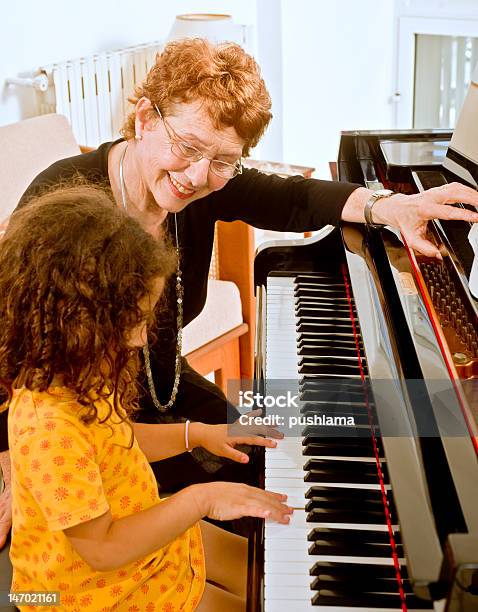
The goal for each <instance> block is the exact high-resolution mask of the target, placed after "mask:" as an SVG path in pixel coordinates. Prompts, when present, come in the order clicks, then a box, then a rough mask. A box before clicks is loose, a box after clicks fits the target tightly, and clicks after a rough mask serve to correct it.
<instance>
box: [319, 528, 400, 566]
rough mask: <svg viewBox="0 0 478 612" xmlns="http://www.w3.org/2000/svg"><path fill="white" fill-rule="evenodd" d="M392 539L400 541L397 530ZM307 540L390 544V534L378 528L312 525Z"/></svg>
mask: <svg viewBox="0 0 478 612" xmlns="http://www.w3.org/2000/svg"><path fill="white" fill-rule="evenodd" d="M393 539H394V540H395V544H401V543H402V540H401V536H400V533H399V532H394V534H393ZM307 540H308V541H309V542H316V541H336V540H340V541H344V542H351V543H352V542H353V543H358V544H387V545H389V546H390V535H389V533H388V531H379V530H378V529H349V528H337V529H332V528H330V527H314V529H312V531H311V532H310V533H309V534H308V535H307ZM374 567H375V566H374Z"/></svg>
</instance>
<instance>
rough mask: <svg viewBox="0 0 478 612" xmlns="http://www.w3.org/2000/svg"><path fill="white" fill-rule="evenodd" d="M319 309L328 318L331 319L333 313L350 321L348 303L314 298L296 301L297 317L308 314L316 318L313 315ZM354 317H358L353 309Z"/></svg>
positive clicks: (295, 310)
mask: <svg viewBox="0 0 478 612" xmlns="http://www.w3.org/2000/svg"><path fill="white" fill-rule="evenodd" d="M302 309H307V310H310V312H309V313H303V312H301V311H302ZM317 309H319V310H321V311H323V312H324V316H326V317H327V316H328V317H330V316H331V314H332V313H333V315H335V316H336V315H340V316H341V317H345V318H347V319H348V320H350V305H349V304H347V302H340V303H337V302H334V301H333V300H324V299H320V300H319V299H317V298H313V297H308V298H300V299H298V300H296V302H295V305H294V314H295V315H296V317H301V316H307V315H308V314H309V315H310V316H314V314H313V313H314V311H316V310H317ZM352 315H353V316H354V318H355V317H356V316H357V313H356V312H355V309H354V308H352Z"/></svg>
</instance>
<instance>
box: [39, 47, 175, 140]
mask: <svg viewBox="0 0 478 612" xmlns="http://www.w3.org/2000/svg"><path fill="white" fill-rule="evenodd" d="M162 47H163V44H162V43H161V42H153V43H149V44H146V45H138V46H135V47H128V48H125V49H119V50H117V51H108V52H105V53H99V54H97V55H92V56H90V57H82V58H79V59H76V60H69V61H66V62H61V63H56V64H51V65H50V66H43V67H42V68H41V71H42V72H43V73H45V74H46V75H47V77H48V88H47V90H46V91H45V92H39V93H38V99H39V103H40V114H46V113H60V114H62V115H65V116H66V117H67V118H68V119H69V121H70V123H71V126H72V129H73V132H74V134H75V137H76V140H77V142H78V143H79V144H81V145H85V146H89V147H97V146H98V145H99V144H100V143H102V142H105V141H107V140H114V139H116V138H118V137H119V135H120V134H119V130H120V128H121V126H122V125H123V121H124V119H125V117H126V116H127V114H128V113H129V112H131V110H132V109H133V107H132V105H131V104H129V103H128V97H129V96H131V94H132V93H133V89H134V86H135V85H136V84H137V83H140V82H141V81H142V80H143V79H144V77H145V76H146V73H147V72H148V70H149V68H150V67H151V66H152V65H153V63H154V61H155V58H156V54H157V53H158V52H159V51H161V50H162Z"/></svg>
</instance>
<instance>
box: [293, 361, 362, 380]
mask: <svg viewBox="0 0 478 612" xmlns="http://www.w3.org/2000/svg"><path fill="white" fill-rule="evenodd" d="M298 371H299V374H302V375H304V376H307V375H310V374H322V375H324V374H326V375H332V376H360V368H359V367H358V366H357V364H355V363H352V364H347V363H337V362H336V363H327V362H325V361H317V362H315V363H314V362H313V361H306V362H304V363H302V365H300V366H299V367H298Z"/></svg>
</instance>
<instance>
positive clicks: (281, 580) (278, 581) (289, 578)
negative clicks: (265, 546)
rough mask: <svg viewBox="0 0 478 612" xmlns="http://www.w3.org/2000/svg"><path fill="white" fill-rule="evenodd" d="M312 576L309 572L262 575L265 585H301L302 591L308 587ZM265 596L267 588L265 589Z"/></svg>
mask: <svg viewBox="0 0 478 612" xmlns="http://www.w3.org/2000/svg"><path fill="white" fill-rule="evenodd" d="M313 579H314V576H310V575H309V573H308V572H307V574H302V575H297V574H290V575H287V574H267V575H265V576H264V584H265V586H266V589H267V587H269V588H270V587H274V586H283V587H288V586H297V587H299V586H300V587H302V589H303V590H304V591H306V590H308V589H310V584H311V582H312V581H313ZM266 597H267V590H266Z"/></svg>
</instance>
